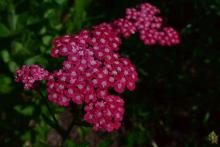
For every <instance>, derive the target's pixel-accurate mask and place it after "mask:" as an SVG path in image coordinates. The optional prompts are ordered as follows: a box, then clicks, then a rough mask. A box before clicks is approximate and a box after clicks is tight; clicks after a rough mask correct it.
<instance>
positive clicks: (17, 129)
mask: <svg viewBox="0 0 220 147" xmlns="http://www.w3.org/2000/svg"><path fill="white" fill-rule="evenodd" d="M141 2H146V1H144V0H75V1H74V0H0V146H28V147H29V146H36V147H39V146H40V147H43V146H54V145H55V146H56V145H58V144H59V142H60V136H59V135H58V134H57V133H56V132H55V131H54V130H53V129H52V128H51V127H50V126H49V125H48V124H46V122H45V121H44V120H43V118H42V116H41V113H43V114H45V115H48V116H49V113H48V110H47V109H46V108H45V106H44V105H43V104H42V103H41V98H40V97H39V95H37V94H36V93H33V92H30V91H24V90H23V89H22V86H21V85H19V84H17V83H14V81H13V80H14V78H13V77H14V74H15V70H16V69H17V68H19V67H21V66H22V64H40V65H42V66H43V67H45V68H47V69H54V68H58V67H59V64H58V63H59V62H57V61H56V60H55V59H52V58H51V57H50V56H49V53H50V48H51V44H50V43H51V41H52V39H53V38H54V37H56V36H60V35H63V34H74V33H77V32H79V31H80V30H81V29H83V28H86V29H87V28H91V26H92V25H95V24H99V23H101V22H104V21H106V22H110V21H112V20H114V19H116V18H119V17H123V15H124V11H125V9H126V8H127V7H134V6H136V5H137V4H139V3H141ZM147 2H150V3H151V4H153V5H155V6H157V7H158V8H160V9H161V12H162V14H161V16H162V17H164V24H165V25H170V26H173V27H174V28H176V29H177V31H178V32H179V33H180V36H181V44H180V45H178V46H175V47H160V46H157V45H156V46H144V45H143V43H141V42H140V41H139V39H138V36H137V35H134V36H132V37H131V38H129V39H128V40H124V42H123V45H122V46H121V53H122V54H123V55H124V56H126V57H129V58H130V59H131V60H132V62H133V63H134V64H135V65H136V66H137V69H138V73H139V81H138V83H137V88H136V90H135V91H133V92H125V93H123V94H122V97H123V98H124V100H125V107H126V112H125V116H124V120H123V125H122V127H121V129H120V130H119V131H117V132H114V133H103V132H98V133H96V132H92V131H91V129H90V128H89V127H82V126H81V127H80V126H76V127H74V128H73V130H72V132H71V135H70V138H69V139H68V140H67V142H66V146H120V147H121V146H138V147H139V146H140V147H142V146H146V147H150V146H154V144H157V145H158V147H206V146H218V145H212V144H211V143H210V142H209V141H208V140H207V136H208V134H209V133H210V132H211V131H215V132H216V133H217V134H220V119H219V117H220V100H219V99H220V1H219V0H149V1H147ZM56 62H57V64H55V63H56ZM51 107H53V111H54V112H55V113H56V117H57V118H58V119H59V120H60V123H61V125H63V126H65V125H66V123H67V124H68V123H69V122H68V121H66V120H69V119H70V117H72V116H71V115H70V116H69V113H68V112H69V111H68V110H66V109H65V108H60V107H58V106H56V105H53V104H51ZM73 117H74V116H73ZM51 138H52V139H51ZM154 147H155V146H154Z"/></svg>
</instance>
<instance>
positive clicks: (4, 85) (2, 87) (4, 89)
mask: <svg viewBox="0 0 220 147" xmlns="http://www.w3.org/2000/svg"><path fill="white" fill-rule="evenodd" d="M0 83H1V84H0V93H3V94H5V93H9V92H10V91H11V90H12V86H11V83H12V79H11V78H10V77H8V76H6V75H0Z"/></svg>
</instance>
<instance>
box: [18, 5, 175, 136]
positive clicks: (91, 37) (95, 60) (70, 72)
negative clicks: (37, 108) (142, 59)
mask: <svg viewBox="0 0 220 147" xmlns="http://www.w3.org/2000/svg"><path fill="white" fill-rule="evenodd" d="M158 13H159V10H158V9H157V8H155V7H153V6H152V5H150V4H148V3H144V4H141V5H140V6H138V7H137V9H134V8H129V9H127V11H126V16H125V17H124V18H120V19H117V20H115V21H114V22H113V23H102V24H100V25H97V26H94V27H93V28H92V30H90V31H88V30H83V31H81V32H80V33H78V34H77V35H65V36H61V37H58V38H56V39H55V40H54V41H53V48H52V50H51V56H52V57H54V58H59V57H64V59H65V60H64V61H63V63H62V67H61V69H58V70H55V71H53V72H51V73H50V74H49V75H48V72H47V71H46V70H43V69H41V68H40V67H38V66H37V65H33V66H30V67H28V66H24V67H23V68H22V69H21V70H18V71H17V78H16V81H18V82H22V83H24V84H25V88H26V89H30V88H33V84H34V82H35V81H37V80H43V79H46V80H47V91H48V99H49V100H50V101H51V102H53V103H56V104H58V105H60V106H69V105H70V102H74V103H76V104H79V105H82V104H83V106H85V107H84V110H85V115H84V120H85V121H87V122H88V123H90V124H91V125H93V129H94V130H107V131H108V132H111V131H113V130H117V129H118V128H119V127H120V126H121V121H122V118H123V114H124V107H123V106H124V101H123V99H122V98H120V97H119V96H116V95H113V94H112V93H111V92H110V89H113V90H114V91H115V92H116V93H122V92H124V91H125V90H126V89H128V90H130V91H132V90H134V89H135V83H136V82H137V79H138V75H137V71H136V69H135V67H134V65H133V64H132V63H131V61H130V60H129V59H128V58H123V57H121V56H120V54H119V52H118V50H119V46H120V44H121V43H122V42H121V36H124V37H126V38H128V37H130V35H132V34H134V33H136V32H139V34H140V39H141V40H142V41H143V42H144V43H145V44H146V45H152V44H155V43H157V42H158V43H159V44H160V45H168V46H170V45H174V44H178V43H179V36H178V33H177V32H176V31H175V30H174V29H173V28H171V27H164V28H162V27H161V26H162V19H161V18H160V17H157V16H155V15H156V14H158ZM32 67H37V69H40V70H37V72H36V71H35V72H34V73H32V74H29V73H31V72H33V70H32ZM29 70H30V71H29ZM39 71H41V72H39ZM38 76H39V77H38ZM45 77H47V78H45ZM29 80H30V81H29Z"/></svg>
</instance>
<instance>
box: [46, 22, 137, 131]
mask: <svg viewBox="0 0 220 147" xmlns="http://www.w3.org/2000/svg"><path fill="white" fill-rule="evenodd" d="M120 44H121V39H120V38H119V37H118V35H117V33H116V32H115V31H114V30H113V29H112V27H111V25H110V24H106V23H103V24H101V25H98V26H95V27H93V29H92V30H91V31H86V30H83V31H81V32H80V33H79V34H78V35H75V36H70V35H66V36H62V37H59V38H57V39H55V40H54V42H53V45H54V48H53V49H52V54H51V55H52V56H53V57H66V59H67V60H65V61H64V62H63V67H62V68H61V69H60V70H58V71H54V72H53V73H52V74H51V75H50V77H49V80H48V83H47V90H48V98H49V100H50V101H52V102H54V103H57V104H58V105H61V106H68V105H69V104H70V101H73V102H74V103H76V104H85V112H86V113H85V117H84V119H85V120H86V121H87V122H88V123H91V124H92V125H93V128H94V129H95V130H100V129H105V130H107V131H112V130H115V129H118V128H119V126H120V121H121V120H122V116H123V112H124V109H123V103H124V102H123V100H122V99H121V98H119V97H118V96H113V95H111V94H110V93H109V89H114V91H115V92H117V93H122V92H124V91H125V90H126V88H127V89H129V90H134V88H135V83H136V81H137V72H136V69H135V67H134V65H132V64H131V62H130V60H129V59H126V58H122V57H120V55H119V53H118V52H117V51H118V50H119V45H120ZM109 106H112V107H111V108H110V107H109ZM97 112H99V113H97ZM95 114H97V115H95ZM106 116H107V117H106ZM91 119H92V121H91Z"/></svg>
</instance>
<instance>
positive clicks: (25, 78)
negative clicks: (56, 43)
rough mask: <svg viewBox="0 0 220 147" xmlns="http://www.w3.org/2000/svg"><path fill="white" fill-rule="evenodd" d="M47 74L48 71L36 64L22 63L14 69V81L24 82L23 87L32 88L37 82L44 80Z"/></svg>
mask: <svg viewBox="0 0 220 147" xmlns="http://www.w3.org/2000/svg"><path fill="white" fill-rule="evenodd" d="M48 75H49V73H48V71H47V70H45V69H43V68H41V67H40V66H38V65H31V66H28V65H23V66H22V68H21V69H19V70H17V71H16V77H15V81H16V82H21V83H23V84H24V89H27V90H28V89H33V88H34V86H35V85H36V84H37V82H39V81H42V80H46V78H47V76H48Z"/></svg>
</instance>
